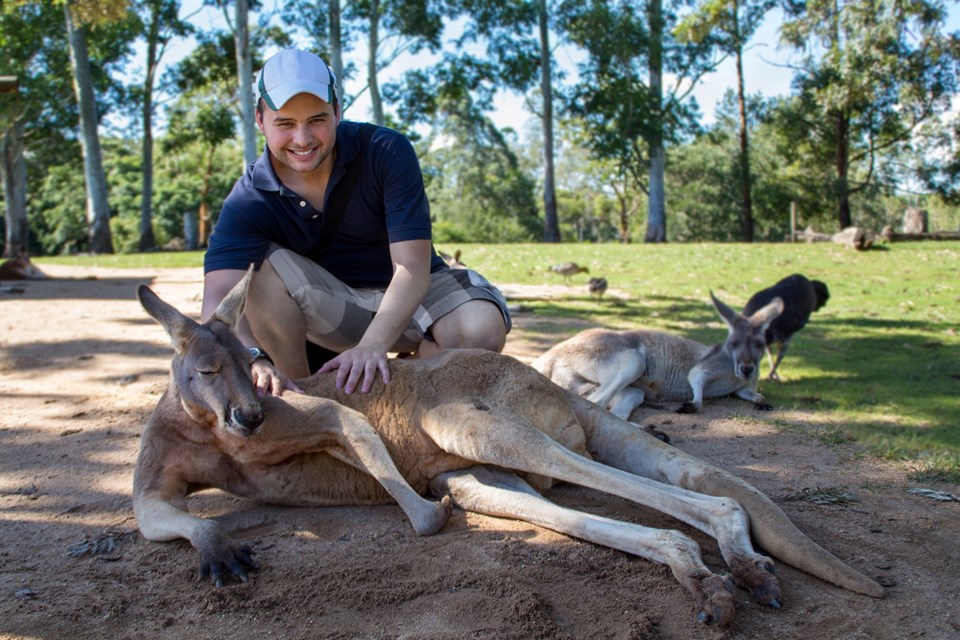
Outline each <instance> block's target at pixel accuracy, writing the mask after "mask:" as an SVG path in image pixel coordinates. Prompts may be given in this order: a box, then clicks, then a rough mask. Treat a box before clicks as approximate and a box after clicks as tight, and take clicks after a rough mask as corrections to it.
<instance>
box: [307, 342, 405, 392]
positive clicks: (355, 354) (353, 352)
mask: <svg viewBox="0 0 960 640" xmlns="http://www.w3.org/2000/svg"><path fill="white" fill-rule="evenodd" d="M334 369H336V370H337V389H341V390H343V392H344V393H346V394H348V395H349V394H351V393H353V390H354V389H356V388H357V383H358V382H360V383H361V385H360V391H362V392H363V393H367V392H369V391H370V388H371V387H372V386H373V381H374V380H376V379H377V371H379V372H380V377H381V378H383V383H384V384H389V383H390V368H389V366H388V365H387V354H386V352H385V351H376V350H372V349H365V348H363V347H354V348H353V349H347V350H346V351H344V352H343V353H341V354H340V355H338V356H337V357H336V358H333V359H332V360H329V361H328V362H326V363H324V365H323V366H322V367H320V370H319V371H317V374H318V375H319V374H321V373H326V372H327V371H333V370H334Z"/></svg>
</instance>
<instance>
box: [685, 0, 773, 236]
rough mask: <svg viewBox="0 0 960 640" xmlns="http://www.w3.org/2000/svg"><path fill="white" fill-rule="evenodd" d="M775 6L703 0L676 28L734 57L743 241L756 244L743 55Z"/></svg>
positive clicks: (766, 1) (758, 0)
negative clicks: (710, 38) (712, 39)
mask: <svg viewBox="0 0 960 640" xmlns="http://www.w3.org/2000/svg"><path fill="white" fill-rule="evenodd" d="M775 4H776V0H702V1H701V2H700V4H699V5H698V6H697V9H696V10H695V11H694V12H693V13H691V14H690V15H688V16H687V17H685V18H684V19H683V21H682V22H681V23H680V24H679V25H678V27H677V36H678V37H679V38H681V39H688V40H703V39H704V38H705V37H706V36H707V34H711V33H712V34H714V35H715V37H716V41H717V47H718V49H720V50H721V51H723V52H724V53H726V54H728V55H732V56H733V57H734V63H735V68H736V74H737V79H736V83H737V108H738V110H739V122H738V124H739V131H740V140H739V142H740V149H739V153H738V156H739V158H738V159H739V167H740V171H739V174H740V175H739V176H738V178H739V180H738V182H739V184H740V236H741V238H740V239H741V240H743V241H744V242H753V205H752V197H751V192H750V191H751V189H750V186H751V177H750V176H751V172H750V138H749V126H748V124H747V96H746V88H745V86H744V85H745V80H744V74H743V53H744V49H745V47H746V45H747V43H748V42H749V41H750V38H751V37H752V36H753V34H754V32H755V31H756V30H757V27H759V26H760V24H761V23H762V22H763V19H764V18H765V17H766V15H767V13H768V12H769V11H770V10H771V9H772V8H773V7H774V6H775Z"/></svg>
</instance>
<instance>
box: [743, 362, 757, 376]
mask: <svg viewBox="0 0 960 640" xmlns="http://www.w3.org/2000/svg"><path fill="white" fill-rule="evenodd" d="M754 369H755V367H754V366H753V365H752V364H742V365H740V372H741V373H743V377H744V378H749V377H750V376H752V375H753V370H754Z"/></svg>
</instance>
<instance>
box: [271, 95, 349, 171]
mask: <svg viewBox="0 0 960 640" xmlns="http://www.w3.org/2000/svg"><path fill="white" fill-rule="evenodd" d="M261 112H262V113H261ZM339 122H340V114H339V113H338V112H337V110H335V109H334V107H333V105H332V104H330V103H329V102H324V101H323V100H321V99H320V98H318V97H316V96H315V95H313V94H310V93H299V94H297V95H295V96H293V97H292V98H290V100H288V101H287V103H286V104H285V105H283V106H282V107H281V108H280V110H279V111H273V110H272V109H270V107H268V106H266V105H263V108H262V109H258V110H257V126H258V127H260V131H261V132H262V133H263V135H264V137H266V139H267V147H269V149H270V152H271V153H272V154H273V159H274V163H273V164H274V167H276V169H277V172H278V173H279V174H280V176H281V178H282V177H283V173H284V172H285V171H284V168H286V169H289V170H291V171H294V172H296V173H298V174H305V173H311V172H313V171H316V170H317V169H318V168H320V167H321V166H322V165H324V164H326V165H328V166H329V164H330V162H332V159H331V155H332V154H333V147H334V143H336V141H337V124H338V123H339Z"/></svg>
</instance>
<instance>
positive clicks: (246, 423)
mask: <svg viewBox="0 0 960 640" xmlns="http://www.w3.org/2000/svg"><path fill="white" fill-rule="evenodd" d="M230 420H231V422H233V423H234V424H235V425H237V426H238V427H242V428H243V429H244V430H246V431H249V432H250V433H253V431H254V430H256V428H257V427H259V426H260V425H261V424H263V409H262V408H261V407H259V406H257V407H256V408H254V409H249V410H244V409H243V408H242V407H231V408H230Z"/></svg>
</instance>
